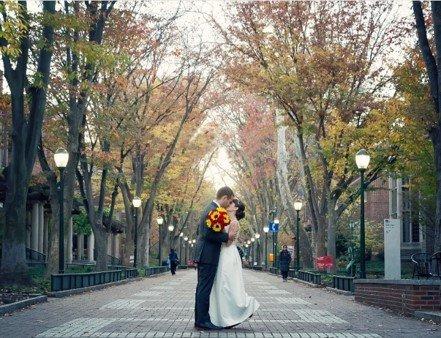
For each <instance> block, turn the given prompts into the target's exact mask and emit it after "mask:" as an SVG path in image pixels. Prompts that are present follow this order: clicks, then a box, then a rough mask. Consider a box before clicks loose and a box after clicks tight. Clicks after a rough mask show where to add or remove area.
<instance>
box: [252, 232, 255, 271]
mask: <svg viewBox="0 0 441 338" xmlns="http://www.w3.org/2000/svg"><path fill="white" fill-rule="evenodd" d="M255 241H256V239H255V238H254V237H251V267H253V266H254V261H255V259H256V255H255V252H254V251H255V248H254V242H255Z"/></svg>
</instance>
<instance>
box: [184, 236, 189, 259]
mask: <svg viewBox="0 0 441 338" xmlns="http://www.w3.org/2000/svg"><path fill="white" fill-rule="evenodd" d="M184 241H185V243H184V251H185V265H187V241H188V237H187V236H185V237H184Z"/></svg>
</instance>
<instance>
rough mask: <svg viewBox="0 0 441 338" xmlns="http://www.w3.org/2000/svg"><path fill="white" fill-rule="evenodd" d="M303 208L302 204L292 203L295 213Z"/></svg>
mask: <svg viewBox="0 0 441 338" xmlns="http://www.w3.org/2000/svg"><path fill="white" fill-rule="evenodd" d="M302 207H303V203H302V202H300V201H298V202H294V209H296V211H300V210H302Z"/></svg>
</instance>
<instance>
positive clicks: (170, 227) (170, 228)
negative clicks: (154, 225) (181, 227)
mask: <svg viewBox="0 0 441 338" xmlns="http://www.w3.org/2000/svg"><path fill="white" fill-rule="evenodd" d="M173 230H175V227H174V226H173V225H172V224H170V225H169V226H168V231H170V232H172V231H173Z"/></svg>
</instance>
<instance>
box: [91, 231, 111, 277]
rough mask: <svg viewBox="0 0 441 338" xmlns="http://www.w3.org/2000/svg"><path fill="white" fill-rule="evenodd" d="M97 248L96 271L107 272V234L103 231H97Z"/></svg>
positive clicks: (95, 233) (95, 232)
mask: <svg viewBox="0 0 441 338" xmlns="http://www.w3.org/2000/svg"><path fill="white" fill-rule="evenodd" d="M94 235H95V248H96V254H97V257H96V269H97V271H105V270H107V245H108V243H107V240H108V237H107V232H105V231H104V230H103V229H101V230H98V231H95V229H94Z"/></svg>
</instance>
